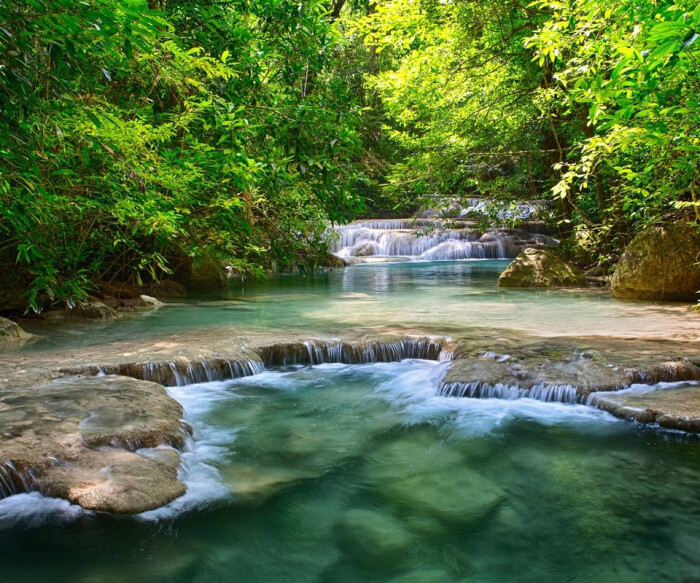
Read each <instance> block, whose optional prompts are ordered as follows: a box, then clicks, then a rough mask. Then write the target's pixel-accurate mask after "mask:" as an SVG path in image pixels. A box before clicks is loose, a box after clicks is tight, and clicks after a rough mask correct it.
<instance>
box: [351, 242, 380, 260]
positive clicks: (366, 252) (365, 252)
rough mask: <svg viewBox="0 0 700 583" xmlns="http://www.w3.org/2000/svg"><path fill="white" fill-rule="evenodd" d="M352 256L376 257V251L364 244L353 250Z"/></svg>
mask: <svg viewBox="0 0 700 583" xmlns="http://www.w3.org/2000/svg"><path fill="white" fill-rule="evenodd" d="M352 254H353V255H354V256H355V257H371V256H372V255H376V251H375V249H374V245H372V244H371V243H365V244H363V245H360V246H359V247H357V248H355V249H353V252H352Z"/></svg>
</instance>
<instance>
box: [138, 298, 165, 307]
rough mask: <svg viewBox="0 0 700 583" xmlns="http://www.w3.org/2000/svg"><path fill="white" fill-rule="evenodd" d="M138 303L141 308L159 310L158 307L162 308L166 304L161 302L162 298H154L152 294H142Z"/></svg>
mask: <svg viewBox="0 0 700 583" xmlns="http://www.w3.org/2000/svg"><path fill="white" fill-rule="evenodd" d="M136 305H137V306H138V307H139V308H146V309H153V310H157V309H158V308H162V307H163V306H164V305H165V304H164V303H163V302H161V301H160V300H157V299H156V298H153V297H151V296H146V295H142V296H139V301H138V303H137V304H136Z"/></svg>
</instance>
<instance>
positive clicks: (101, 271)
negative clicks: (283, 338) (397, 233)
mask: <svg viewBox="0 0 700 583" xmlns="http://www.w3.org/2000/svg"><path fill="white" fill-rule="evenodd" d="M699 34H700V7H698V6H697V3H696V2H690V1H689V0H681V1H675V2H672V1H663V0H643V1H636V2H632V1H631V0H606V1H605V2H603V1H602V0H565V1H557V2H554V1H548V0H535V1H534V2H532V1H526V0H483V1H479V2H471V1H464V0H461V1H460V0H355V1H351V0H333V1H331V0H297V1H294V2H291V1H287V0H225V1H224V0H221V1H219V0H179V1H177V0H165V1H158V0H148V1H147V0H83V1H80V2H75V1H73V0H7V1H5V2H3V3H1V4H0V102H1V104H2V116H1V117H0V257H1V258H2V265H3V267H2V268H0V274H1V275H2V277H3V279H4V280H5V282H7V281H9V280H13V281H14V282H16V283H17V284H18V285H21V286H23V287H25V288H27V289H28V290H29V291H28V295H27V298H28V301H29V304H30V306H31V307H32V308H34V309H35V310H39V309H41V307H42V306H43V305H44V304H48V303H54V302H64V303H67V304H68V305H69V306H72V305H74V304H75V303H77V302H80V301H83V300H85V299H86V298H87V297H88V295H89V294H90V293H91V291H93V290H94V289H95V287H96V286H97V285H98V284H99V283H100V282H104V281H135V282H143V281H151V280H158V279H160V278H167V277H169V276H170V275H171V274H172V272H173V271H174V270H176V269H177V268H178V266H179V265H181V264H182V263H184V262H188V261H196V260H198V259H199V258H200V257H202V256H204V255H207V256H211V257H214V258H216V259H217V260H221V261H224V262H226V263H227V264H229V265H231V266H233V267H234V268H236V269H238V270H240V271H242V272H248V273H253V274H262V273H264V272H265V271H266V270H268V269H270V268H271V267H273V266H276V267H277V268H281V269H283V268H291V267H293V266H303V267H305V268H308V267H314V266H316V265H318V264H320V263H322V262H323V261H324V260H325V257H327V254H328V250H329V246H330V245H331V241H330V238H329V237H330V235H329V231H328V227H329V226H330V225H331V224H337V223H343V222H347V221H349V220H351V219H352V218H354V217H357V216H364V215H368V214H372V215H377V216H381V215H383V214H387V215H388V214H391V213H397V212H405V213H408V212H412V211H414V210H415V209H416V208H418V207H420V206H422V205H425V204H427V202H429V201H435V200H437V199H436V198H435V195H448V194H449V195H450V197H453V198H457V199H459V198H465V197H470V196H476V195H480V196H484V197H487V198H488V199H489V200H493V201H495V202H496V203H499V204H501V205H509V204H514V203H517V202H518V201H523V200H527V201H532V200H544V201H548V205H547V207H546V208H549V209H550V210H552V211H553V212H550V213H549V216H548V217H547V219H548V220H550V221H551V222H552V225H553V227H554V228H556V229H558V230H559V232H560V233H561V235H562V236H563V237H566V236H569V235H572V234H576V233H577V232H580V230H581V229H584V230H585V232H586V234H587V240H588V246H589V252H590V253H591V254H592V255H591V260H593V261H597V262H599V263H600V264H601V265H611V264H612V263H614V260H615V258H616V256H617V254H619V252H620V250H621V248H622V246H623V245H624V244H625V243H626V242H627V241H628V240H629V238H630V237H631V236H632V235H633V234H634V233H635V232H636V230H638V229H639V228H640V227H641V226H642V225H644V224H648V223H653V222H657V221H661V220H668V219H669V217H672V218H678V217H682V218H689V219H691V220H695V221H699V220H700V201H699V200H698V196H700V194H699V193H700V134H699V129H698V127H699V124H700V108H699V106H698V99H699V97H698V96H699V95H700V66H699V64H698V59H699V58H700V52H699V51H700V40H698V36H699Z"/></svg>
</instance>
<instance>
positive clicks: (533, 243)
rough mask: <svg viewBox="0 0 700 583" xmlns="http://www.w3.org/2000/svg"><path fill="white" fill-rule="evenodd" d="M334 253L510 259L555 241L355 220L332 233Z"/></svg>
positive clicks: (453, 223)
mask: <svg viewBox="0 0 700 583" xmlns="http://www.w3.org/2000/svg"><path fill="white" fill-rule="evenodd" d="M337 233H338V243H337V245H336V247H335V249H334V253H335V254H336V255H338V256H339V257H342V258H343V259H345V260H346V261H350V262H355V263H358V262H366V261H371V260H376V258H399V257H400V258H405V259H406V260H412V261H449V260H460V259H512V258H513V257H515V256H516V255H517V254H518V253H519V252H520V251H521V250H522V249H524V248H526V247H542V246H545V245H552V244H556V243H557V240H556V239H553V238H551V237H549V236H548V235H545V234H542V233H536V232H535V233H533V232H529V230H526V229H505V228H504V229H489V230H486V231H482V230H479V229H477V228H476V227H475V226H474V225H473V224H472V223H471V222H470V221H459V220H449V221H445V220H439V219H387V220H368V221H355V222H353V223H350V224H348V225H344V226H341V227H339V228H338V229H337Z"/></svg>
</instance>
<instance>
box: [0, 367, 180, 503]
mask: <svg viewBox="0 0 700 583" xmlns="http://www.w3.org/2000/svg"><path fill="white" fill-rule="evenodd" d="M181 417H182V407H181V405H180V404H179V403H178V402H177V401H175V400H174V399H172V398H170V397H169V396H168V394H167V392H166V390H165V388H164V387H162V386H161V385H158V384H156V383H151V382H147V381H139V380H135V379H131V378H126V377H108V376H106V377H90V378H82V379H81V378H73V379H63V380H60V381H57V382H55V383H52V384H49V385H43V386H39V387H34V388H31V389H11V390H8V391H3V392H2V393H0V468H5V475H6V476H5V478H6V479H5V482H3V481H2V480H1V479H0V497H2V496H3V495H9V494H14V493H19V492H22V491H26V490H38V491H39V492H41V493H42V494H44V495H46V496H53V497H59V498H65V499H66V500H69V501H70V502H72V503H74V504H79V505H80V506H82V507H83V508H87V509H90V510H98V511H103V512H112V513H115V514H135V513H139V512H144V511H146V510H151V509H154V508H158V507H160V506H163V505H164V504H167V503H168V502H170V501H171V500H173V499H175V498H177V497H178V496H181V495H182V494H184V493H185V485H184V484H183V483H182V482H180V481H179V480H178V479H177V466H178V465H179V461H180V459H179V453H178V452H177V451H175V450H174V449H172V448H169V449H168V450H167V451H168V454H167V455H168V458H167V459H165V457H164V456H163V455H158V456H156V455H152V451H154V450H159V449H163V446H176V447H179V448H183V447H184V444H185V441H186V433H185V432H184V431H183V425H182V423H181V421H180V419H181ZM134 450H136V452H139V451H140V452H143V451H144V450H151V451H150V452H149V453H150V454H151V455H149V453H147V454H146V455H139V454H138V453H135V452H134ZM159 453H160V452H159ZM8 472H9V473H8ZM2 475H3V474H2V473H0V477H2ZM7 476H9V478H8V477H7ZM8 479H9V481H8Z"/></svg>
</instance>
